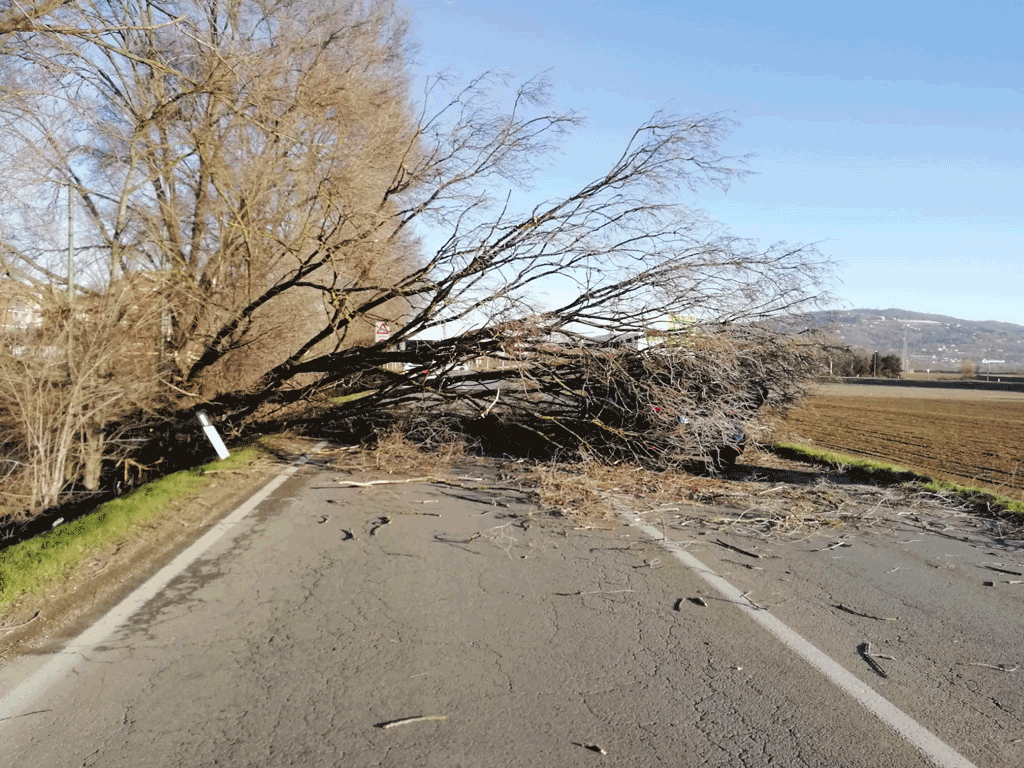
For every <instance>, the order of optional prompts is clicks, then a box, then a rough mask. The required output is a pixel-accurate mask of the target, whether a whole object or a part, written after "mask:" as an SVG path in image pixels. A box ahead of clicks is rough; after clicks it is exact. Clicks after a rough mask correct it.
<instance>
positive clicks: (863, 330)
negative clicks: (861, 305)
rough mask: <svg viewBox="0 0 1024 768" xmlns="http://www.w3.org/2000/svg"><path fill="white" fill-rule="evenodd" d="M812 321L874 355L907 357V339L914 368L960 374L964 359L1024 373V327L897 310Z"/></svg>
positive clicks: (843, 313)
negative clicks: (829, 328)
mask: <svg viewBox="0 0 1024 768" xmlns="http://www.w3.org/2000/svg"><path fill="white" fill-rule="evenodd" d="M810 317H811V318H812V321H813V323H814V324H815V325H816V326H818V327H831V329H832V332H833V334H834V335H835V337H836V340H837V341H838V342H839V343H841V344H843V345H845V346H849V347H853V348H856V349H862V350H864V351H867V352H869V353H870V352H879V353H881V354H882V355H887V354H895V355H899V356H900V357H902V356H903V349H904V338H906V348H907V353H908V357H909V358H910V366H909V369H910V370H914V371H925V370H932V371H936V370H939V371H957V370H959V369H960V364H961V362H962V361H964V360H971V361H973V362H974V363H975V364H976V365H977V366H978V370H979V371H980V372H986V373H989V372H990V373H1009V372H1018V371H1024V325H1016V324H1014V323H1003V322H998V321H995V320H990V321H982V322H978V321H974V320H961V319H959V318H956V317H947V316H946V315H929V314H925V313H923V312H911V311H908V310H905V309H895V308H893V309H848V310H834V311H831V312H814V313H812V314H811V316H810ZM984 361H989V362H984ZM997 361H1002V362H997ZM907 367H908V366H907V364H906V361H904V368H905V369H906V368H907Z"/></svg>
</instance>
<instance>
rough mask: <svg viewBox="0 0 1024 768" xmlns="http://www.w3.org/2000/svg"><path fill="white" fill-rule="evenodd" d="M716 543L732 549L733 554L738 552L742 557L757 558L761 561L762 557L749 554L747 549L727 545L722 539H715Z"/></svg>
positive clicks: (753, 553) (754, 553)
mask: <svg viewBox="0 0 1024 768" xmlns="http://www.w3.org/2000/svg"><path fill="white" fill-rule="evenodd" d="M715 543H716V544H718V545H719V546H722V547H725V548H726V549H731V550H732V551H733V552H738V553H739V554H741V555H746V556H747V557H753V558H756V559H758V560H760V559H761V556H760V555H759V554H757V553H756V552H749V551H747V550H745V549H740V548H739V547H734V546H733V545H732V544H726V543H725V542H724V541H722V540H721V539H715Z"/></svg>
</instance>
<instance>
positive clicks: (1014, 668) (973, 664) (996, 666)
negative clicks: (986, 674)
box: [967, 661, 1020, 672]
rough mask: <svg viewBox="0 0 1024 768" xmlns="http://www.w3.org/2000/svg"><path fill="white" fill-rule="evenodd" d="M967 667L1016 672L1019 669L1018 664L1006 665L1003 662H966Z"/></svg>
mask: <svg viewBox="0 0 1024 768" xmlns="http://www.w3.org/2000/svg"><path fill="white" fill-rule="evenodd" d="M967 666H968V667H985V668H986V669H995V670H997V671H999V672H1016V671H1017V670H1018V669H1020V664H1017V665H1015V666H1012V667H1008V666H1006V665H1005V664H982V663H981V662H971V661H969V662H967Z"/></svg>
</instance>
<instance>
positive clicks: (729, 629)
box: [0, 467, 1024, 768]
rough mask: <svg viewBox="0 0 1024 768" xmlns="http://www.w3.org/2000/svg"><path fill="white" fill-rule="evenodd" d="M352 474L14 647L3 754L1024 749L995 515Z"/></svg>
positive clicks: (858, 761) (804, 756)
mask: <svg viewBox="0 0 1024 768" xmlns="http://www.w3.org/2000/svg"><path fill="white" fill-rule="evenodd" d="M341 479H343V477H342V476H341V475H339V474H337V473H334V472H331V471H327V470H323V469H318V468H314V467H307V468H304V469H303V470H301V471H300V472H299V473H297V474H296V475H295V476H294V477H292V478H291V479H289V480H288V481H287V482H285V483H284V484H283V485H282V486H281V487H280V488H278V490H277V491H275V492H274V493H273V494H272V495H271V496H270V497H269V498H267V499H266V500H265V501H263V502H262V503H261V504H259V506H257V507H256V508H255V511H254V512H252V514H250V515H248V516H247V517H245V518H243V519H241V520H240V521H238V522H235V523H232V524H226V525H225V526H223V528H224V531H225V533H224V535H223V536H222V537H221V538H220V539H218V540H217V541H216V542H215V543H214V544H213V545H212V546H211V547H210V548H209V549H208V550H207V551H206V552H205V553H204V554H203V555H202V556H201V557H200V558H199V559H198V560H196V561H195V562H194V563H192V564H191V565H189V566H188V567H186V568H185V569H184V570H183V571H182V572H181V573H180V574H179V575H178V576H176V577H175V578H173V579H172V580H171V581H170V582H169V583H168V584H167V585H166V587H164V588H162V589H161V590H160V591H159V592H158V593H157V594H156V595H155V597H153V598H152V599H151V600H149V602H147V603H146V604H145V605H144V606H143V607H142V608H140V609H139V610H136V611H134V612H133V613H131V614H130V615H129V616H127V618H126V619H124V620H123V621H122V623H120V624H115V623H110V625H109V628H108V629H107V630H105V631H100V632H95V633H94V635H95V636H102V635H104V633H105V635H106V636H104V637H102V639H101V640H100V641H99V642H98V643H97V642H91V641H89V639H88V638H84V639H83V638H80V639H79V640H78V641H77V643H72V644H71V646H69V647H66V648H64V649H63V650H61V649H58V648H52V649H50V650H49V651H48V652H47V653H44V654H41V655H38V656H33V657H24V658H21V659H18V660H16V661H15V662H14V663H12V664H9V665H8V666H7V667H5V668H3V669H0V676H2V684H0V685H2V687H0V695H3V694H6V698H4V699H2V700H0V765H3V766H9V767H10V768H21V767H22V766H24V767H25V768H28V767H29V766H31V767H33V768H36V767H38V766H132V767H133V768H141V767H143V766H212V765H223V766H396V767H397V766H577V765H579V766H591V765H602V764H607V765H615V766H636V767H637V768H640V767H648V766H658V765H666V766H689V765H694V766H696V765H700V766H769V765H773V766H776V765H778V766H894V767H899V766H925V765H962V766H969V765H971V764H975V765H978V766H1018V765H1024V744H1022V741H1021V739H1024V725H1022V719H1024V718H1022V715H1024V691H1022V686H1021V684H1020V680H1021V675H1024V672H1016V673H1015V672H1013V671H1009V670H1011V669H1013V668H1014V667H1015V665H1016V664H1017V663H1018V661H1019V660H1020V656H1021V655H1022V654H1021V646H1020V638H1021V636H1022V629H1024V619H1022V612H1021V597H1022V596H1024V584H1022V585H1016V584H1011V583H1010V582H1014V581H1017V580H1018V578H1024V577H1018V576H1014V575H1013V574H1012V573H1007V571H1024V556H1022V553H1021V550H1020V548H1019V546H1018V545H1014V544H1012V543H1009V544H1008V543H1006V542H1000V541H998V540H997V539H994V538H993V537H992V531H990V530H988V529H986V528H984V527H979V528H972V527H971V526H966V528H970V530H966V529H963V530H961V529H957V530H951V529H948V528H947V530H945V531H943V532H941V535H939V534H938V533H936V532H935V531H934V530H926V529H936V528H937V527H938V524H934V523H932V522H929V521H927V520H922V519H921V518H920V517H919V518H918V520H916V521H915V520H913V519H910V517H909V514H908V516H907V517H901V516H900V515H898V514H897V512H898V510H892V513H893V516H892V525H888V524H887V526H888V527H879V526H875V527H873V528H872V529H871V530H870V531H869V532H866V533H859V534H853V533H847V534H845V535H844V536H843V538H842V539H840V538H839V535H836V536H834V537H832V538H828V537H824V538H822V537H818V538H813V539H806V540H802V541H795V542H787V543H782V542H775V541H767V542H765V541H755V540H751V539H748V538H746V537H743V536H736V535H730V534H727V533H722V532H714V531H708V530H697V529H696V528H694V527H693V526H688V525H678V524H674V523H673V520H674V518H672V517H671V516H669V518H666V516H665V515H664V514H662V515H660V516H659V517H658V519H652V518H650V517H648V518H647V520H646V521H642V520H639V521H638V520H636V519H635V518H631V517H627V518H624V521H623V522H622V523H608V524H601V525H580V524H579V523H574V522H573V521H570V520H566V519H558V518H550V517H545V516H542V515H540V514H538V513H537V512H536V510H534V509H533V508H531V507H530V506H529V504H527V503H526V501H525V499H523V498H522V497H521V496H520V495H519V494H518V493H517V492H516V491H514V490H511V489H501V488H495V487H494V486H493V485H491V486H490V487H487V488H482V489H475V488H474V487H473V486H475V485H477V483H476V482H474V481H464V482H463V486H464V487H455V486H445V485H436V484H434V485H425V484H394V485H384V486H377V487H373V488H354V487H343V486H342V485H341V484H340V483H339V480H341ZM485 484H486V483H485ZM629 521H632V523H633V524H632V525H630V524H627V522H629ZM901 525H902V526H903V527H900V526H901ZM962 527H963V526H962ZM666 533H667V534H668V537H669V539H672V540H675V541H676V542H678V544H676V545H673V546H671V548H670V549H665V548H664V547H663V546H662V545H661V544H660V543H659V542H657V541H652V540H651V539H652V537H653V538H658V537H660V536H663V535H664V534H666ZM911 539H918V541H916V542H910V540H911ZM961 539H967V540H966V541H964V540H961ZM837 542H842V543H845V544H848V545H850V546H841V545H836V546H833V545H834V544H837ZM908 542H910V543H908ZM724 544H729V545H732V546H734V547H737V548H738V549H739V550H742V551H738V550H735V549H729V548H728V547H726V546H724ZM680 553H681V554H682V555H685V556H687V557H690V558H692V557H694V556H695V557H696V558H698V561H693V560H692V559H691V560H687V559H686V557H682V556H681V555H680ZM745 553H746V554H745ZM754 555H758V556H757V557H754ZM695 562H696V565H695V564H694V563H695ZM995 563H998V565H994V564H995ZM986 564H988V565H986ZM991 568H1000V569H1001V570H1000V571H996V570H991ZM893 569H895V570H893ZM709 571H713V572H715V573H717V574H719V575H720V576H722V577H724V578H725V579H727V580H728V581H729V583H730V584H731V585H733V586H735V588H736V592H735V594H731V593H729V592H728V591H724V592H723V591H720V589H719V588H718V587H716V586H714V585H713V584H711V583H709V581H707V579H708V578H710V577H709V575H708V573H709ZM712 580H713V579H712ZM985 581H990V582H992V583H993V586H985V585H984V582H985ZM719 586H720V585H719ZM698 598H699V599H698ZM701 603H703V604H701ZM839 605H842V606H843V608H838V607H836V606H839ZM847 609H849V610H852V611H855V613H851V612H849V610H847ZM755 614H763V615H766V616H770V617H772V618H771V620H772V621H775V622H778V623H781V624H782V625H784V626H785V627H787V628H788V631H789V632H791V633H792V634H793V635H796V636H798V637H800V638H803V639H804V640H805V641H806V642H808V643H809V644H812V645H813V647H814V649H816V650H817V651H818V652H819V653H820V654H822V656H823V657H825V658H827V659H829V660H832V661H834V662H835V663H836V664H837V665H838V666H839V667H840V668H841V669H842V670H844V671H845V673H846V674H847V675H848V676H849V678H850V679H852V680H853V681H854V683H853V685H854V688H857V689H861V690H862V691H867V692H868V693H869V694H870V693H871V692H873V694H874V695H877V697H878V698H879V699H881V700H882V701H884V702H886V704H888V705H889V706H890V707H891V708H892V709H893V710H895V711H896V712H898V713H900V714H902V715H904V716H905V717H906V718H907V719H908V720H909V721H910V722H911V723H913V725H914V726H916V728H917V729H918V730H915V729H914V728H911V729H910V732H909V735H908V734H907V733H904V734H902V735H901V734H900V733H898V732H897V730H896V729H894V727H893V726H892V724H891V723H887V722H886V721H885V719H884V718H882V717H880V716H879V715H878V713H877V712H873V711H872V710H871V709H869V707H868V706H865V704H864V703H863V702H862V701H861V700H858V699H857V698H856V697H855V696H854V695H851V693H850V692H849V691H846V690H843V689H842V688H841V687H840V686H839V685H837V684H836V683H835V681H834V680H831V679H829V677H828V676H827V675H826V674H823V672H822V671H821V670H820V669H819V668H815V667H814V666H812V664H810V663H808V661H807V659H806V657H805V656H804V655H801V653H800V649H799V648H797V650H794V648H793V646H792V645H791V644H787V643H786V641H785V639H786V635H785V633H782V635H780V634H779V633H778V632H777V631H775V632H773V631H772V629H771V628H766V626H765V624H764V623H763V622H759V621H758V620H755ZM109 621H110V622H115V621H116V619H110V620H109ZM776 629H777V628H776ZM867 642H870V643H871V646H869V647H867V648H865V646H864V643H867ZM858 648H860V649H861V650H860V651H858ZM805 650H806V649H805ZM886 657H889V658H886ZM61 660H64V661H63V662H61ZM55 663H57V664H58V665H59V664H60V663H63V664H64V666H65V667H66V668H67V670H66V672H62V673H61V674H59V675H56V674H54V675H52V678H53V679H52V681H49V682H46V683H45V684H43V683H41V682H39V681H40V678H39V677H38V675H39V674H45V672H46V670H47V669H50V670H52V669H53V668H54V666H53V665H54V664H55ZM1000 665H1004V666H1003V667H1002V668H1000ZM40 671H42V672H40ZM33 675H36V676H35V677H33ZM864 695H865V696H868V698H870V696H869V695H868V694H864ZM12 696H13V698H12ZM411 718H417V719H411ZM419 718H426V719H419ZM386 724H392V725H391V727H383V726H384V725H386ZM922 734H923V735H922ZM929 737H930V738H931V739H932V741H929ZM936 743H937V744H938V745H939V746H937V747H936V746H935V744H936ZM922 745H923V746H922ZM936 750H937V751H936Z"/></svg>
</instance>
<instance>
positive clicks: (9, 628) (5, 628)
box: [0, 566, 106, 632]
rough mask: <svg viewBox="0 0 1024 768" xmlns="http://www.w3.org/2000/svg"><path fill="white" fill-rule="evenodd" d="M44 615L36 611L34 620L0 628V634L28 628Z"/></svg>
mask: <svg viewBox="0 0 1024 768" xmlns="http://www.w3.org/2000/svg"><path fill="white" fill-rule="evenodd" d="M105 567H106V566H104V568H105ZM42 613H43V612H42V611H36V612H35V613H34V614H32V618H30V619H28V620H26V621H23V622H21V624H15V625H13V626H10V627H0V632H13V631H14V630H16V629H21V628H22V627H24V626H27V625H29V624H31V623H32V622H33V621H35V620H36V619H38V618H39V617H40V616H41V615H42Z"/></svg>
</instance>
